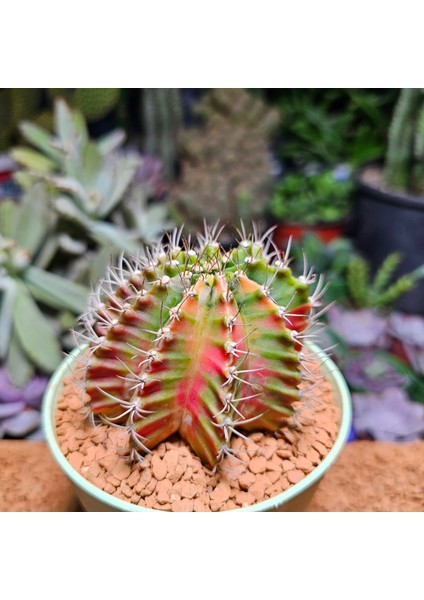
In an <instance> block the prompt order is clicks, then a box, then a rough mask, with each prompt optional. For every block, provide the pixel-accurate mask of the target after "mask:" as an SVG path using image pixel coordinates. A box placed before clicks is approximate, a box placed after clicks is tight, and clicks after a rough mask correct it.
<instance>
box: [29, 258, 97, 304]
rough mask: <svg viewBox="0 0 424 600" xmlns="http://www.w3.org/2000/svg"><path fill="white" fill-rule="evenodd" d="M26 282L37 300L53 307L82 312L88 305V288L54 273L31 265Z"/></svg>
mask: <svg viewBox="0 0 424 600" xmlns="http://www.w3.org/2000/svg"><path fill="white" fill-rule="evenodd" d="M25 283H26V284H27V285H28V288H29V290H30V291H31V293H32V295H33V296H34V298H36V300H38V301H39V302H43V303H44V304H46V305H47V306H51V307H52V308H58V309H59V310H60V309H64V308H66V309H68V310H71V311H73V312H75V313H81V312H82V311H83V310H84V308H85V306H86V303H87V297H88V290H87V288H85V287H84V286H82V285H79V284H77V283H74V282H73V281H69V280H68V279H64V278H63V277H59V276H58V275H55V274H54V273H49V272H48V271H43V270H42V269H37V267H29V268H28V269H27V270H26V272H25Z"/></svg>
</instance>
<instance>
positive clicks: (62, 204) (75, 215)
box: [53, 196, 90, 229]
mask: <svg viewBox="0 0 424 600" xmlns="http://www.w3.org/2000/svg"><path fill="white" fill-rule="evenodd" d="M53 204H54V207H55V208H56V210H57V212H58V213H59V214H60V215H61V216H62V217H63V218H65V219H68V220H69V221H73V222H74V223H78V224H79V225H81V226H82V227H84V228H85V229H87V228H88V227H89V225H90V219H89V218H88V217H87V215H86V214H85V213H83V212H82V211H81V210H80V209H79V208H78V207H77V206H76V204H75V203H74V202H73V201H72V200H71V199H70V198H67V197H66V196H60V197H59V198H56V200H54V203H53Z"/></svg>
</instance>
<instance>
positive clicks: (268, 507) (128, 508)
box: [42, 344, 352, 512]
mask: <svg viewBox="0 0 424 600" xmlns="http://www.w3.org/2000/svg"><path fill="white" fill-rule="evenodd" d="M308 346H309V348H310V350H311V351H312V352H313V353H314V354H316V355H317V356H318V358H319V360H320V361H323V360H324V359H325V362H324V363H323V364H322V367H321V368H322V369H323V370H324V373H325V375H326V377H327V379H328V381H329V383H330V385H331V387H332V389H333V392H334V401H335V404H336V405H337V406H338V407H339V408H340V414H341V417H340V427H339V432H338V435H337V438H336V440H335V442H334V444H333V447H332V448H331V450H330V451H329V453H328V454H327V456H326V457H325V458H324V459H323V460H322V462H321V463H320V464H319V465H318V466H317V467H316V468H315V469H314V470H313V471H311V473H309V474H308V475H307V476H306V477H305V478H304V479H302V480H301V481H300V482H299V483H296V484H295V485H293V486H292V487H290V488H289V489H288V490H286V491H285V492H282V493H281V494H278V495H277V496H274V497H273V498H270V499H268V500H265V501H263V502H259V503H257V504H254V505H252V506H249V507H245V508H239V509H234V512H240V511H243V512H268V511H292V512H298V511H302V510H304V509H305V508H306V506H307V504H308V503H309V501H310V500H311V498H312V496H313V494H314V493H315V491H316V489H317V486H318V484H319V482H320V481H321V479H322V477H323V476H324V474H325V473H326V472H327V471H328V469H329V468H330V467H331V465H332V464H333V463H334V461H335V460H336V459H337V457H338V456H339V454H340V452H341V450H342V448H343V446H344V445H345V443H346V441H347V438H348V436H349V432H350V428H351V424H352V408H351V399H350V393H349V389H348V387H347V384H346V382H345V380H344V378H343V376H342V374H341V373H340V371H339V369H338V368H337V367H336V365H335V364H334V362H333V361H332V360H331V359H330V358H328V357H327V355H326V354H325V353H324V352H323V351H322V350H320V349H319V348H318V347H317V346H315V345H314V344H308ZM79 353H80V350H74V352H73V353H71V355H70V356H68V357H67V358H66V359H65V360H64V361H63V362H62V364H61V365H60V366H59V367H58V369H57V370H56V372H55V373H54V375H53V376H52V378H51V380H50V383H49V385H48V388H47V390H46V392H45V395H44V400H43V407H42V417H43V426H44V432H45V436H46V441H47V444H48V447H49V449H50V451H51V452H52V454H53V457H54V458H55V460H56V461H57V463H58V464H59V466H60V467H61V468H62V470H63V471H64V473H65V475H66V476H67V477H68V478H69V479H70V481H71V482H72V483H73V484H74V486H75V488H76V493H77V495H78V497H79V499H80V501H81V503H82V505H83V506H84V508H85V509H86V510H87V511H93V512H100V511H124V512H146V511H153V512H158V511H156V510H155V509H150V508H144V507H141V506H138V505H135V504H131V503H130V502H125V501H124V500H121V499H119V498H116V497H114V496H112V495H110V494H108V493H106V492H104V491H103V490H100V489H99V488H98V487H96V486H95V485H93V484H92V483H90V482H89V481H88V480H87V479H85V478H84V477H83V476H82V475H80V473H78V471H76V470H75V469H74V468H73V467H72V466H71V465H70V463H69V462H68V461H67V459H66V458H65V456H64V455H63V453H62V451H61V449H60V447H59V444H58V441H57V438H56V428H55V411H56V405H57V402H58V398H59V396H60V393H61V390H62V386H63V380H64V378H65V377H67V376H69V375H70V374H71V373H72V368H73V365H74V363H75V362H76V360H77V358H78V355H79Z"/></svg>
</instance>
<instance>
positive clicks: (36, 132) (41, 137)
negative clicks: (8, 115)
mask: <svg viewBox="0 0 424 600" xmlns="http://www.w3.org/2000/svg"><path fill="white" fill-rule="evenodd" d="M19 130H20V132H21V134H22V135H23V137H24V138H25V139H26V140H27V141H28V142H29V143H30V144H32V145H33V146H35V147H36V148H38V150H41V152H43V153H44V154H46V155H47V156H48V157H49V158H51V159H52V160H53V161H54V163H55V164H56V165H58V166H60V165H61V164H62V160H63V154H62V152H61V151H60V150H58V149H57V148H55V147H54V146H53V141H54V140H53V137H52V136H51V134H50V133H49V132H48V131H46V130H45V129H43V128H42V127H39V126H38V125H34V124H33V123H28V122H27V121H24V122H23V123H21V125H20V126H19Z"/></svg>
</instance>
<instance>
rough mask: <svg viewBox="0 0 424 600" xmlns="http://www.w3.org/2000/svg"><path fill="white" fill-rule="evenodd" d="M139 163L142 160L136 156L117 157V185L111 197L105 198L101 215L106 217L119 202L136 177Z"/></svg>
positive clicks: (99, 213)
mask: <svg viewBox="0 0 424 600" xmlns="http://www.w3.org/2000/svg"><path fill="white" fill-rule="evenodd" d="M139 165H140V161H139V160H138V159H136V158H126V157H118V158H117V159H116V163H115V167H114V171H115V173H114V174H115V185H114V187H113V189H112V192H111V194H110V195H109V197H108V198H105V200H104V202H103V203H102V206H101V207H100V209H99V210H98V211H97V214H98V216H99V217H102V218H103V217H106V216H107V215H108V214H109V213H110V212H112V210H113V209H114V208H115V207H116V206H117V204H119V202H120V201H121V200H122V197H123V195H124V194H125V192H126V190H127V189H128V187H129V185H130V183H131V182H132V180H133V179H134V175H135V173H136V171H137V168H138V167H139Z"/></svg>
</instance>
